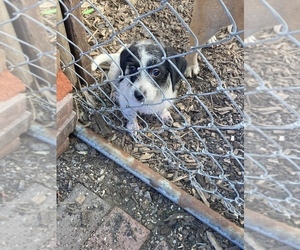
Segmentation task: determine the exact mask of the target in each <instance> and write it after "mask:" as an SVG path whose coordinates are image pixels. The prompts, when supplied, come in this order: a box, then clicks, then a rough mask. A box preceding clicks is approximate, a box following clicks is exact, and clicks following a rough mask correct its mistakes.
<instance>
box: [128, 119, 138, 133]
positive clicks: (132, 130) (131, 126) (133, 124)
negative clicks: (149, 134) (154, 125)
mask: <svg viewBox="0 0 300 250" xmlns="http://www.w3.org/2000/svg"><path fill="white" fill-rule="evenodd" d="M126 128H127V129H128V130H130V133H131V134H133V135H137V130H139V129H140V126H139V124H138V123H137V121H134V122H133V121H128V122H127V125H126Z"/></svg>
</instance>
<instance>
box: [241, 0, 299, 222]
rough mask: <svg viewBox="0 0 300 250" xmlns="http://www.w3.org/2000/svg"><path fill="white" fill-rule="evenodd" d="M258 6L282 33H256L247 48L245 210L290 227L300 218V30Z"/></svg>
mask: <svg viewBox="0 0 300 250" xmlns="http://www.w3.org/2000/svg"><path fill="white" fill-rule="evenodd" d="M260 3H261V4H262V6H264V7H265V8H267V10H268V11H269V13H271V14H272V16H274V17H275V18H276V21H277V23H275V24H274V26H275V25H276V26H277V25H279V26H280V27H281V29H280V30H279V31H273V29H272V28H271V29H268V30H267V31H264V32H263V31H262V30H260V31H259V32H258V33H257V34H256V39H255V40H254V41H251V42H249V43H245V85H246V90H245V132H246V137H245V159H246V164H245V170H246V173H245V183H246V187H245V191H246V196H245V202H246V204H245V205H246V207H248V208H251V209H253V210H255V211H259V212H261V211H265V210H266V207H267V209H270V211H272V210H273V212H272V213H273V214H276V213H277V214H281V215H282V216H283V217H285V219H286V220H288V221H290V223H292V224H293V219H292V218H299V216H300V213H299V211H300V195H299V187H300V181H299V173H300V172H299V170H300V165H299V164H300V153H299V152H300V151H299V146H298V141H299V139H297V137H299V132H300V130H299V129H300V113H299V110H300V109H299V108H300V105H299V101H298V100H297V99H298V98H297V96H299V93H300V85H299V79H300V78H299V77H300V75H299V71H298V70H297V69H298V68H299V65H300V64H299V63H300V59H299V53H300V49H299V46H300V43H299V40H297V34H298V38H299V34H300V25H299V26H298V29H297V30H296V29H291V28H290V27H289V25H290V23H287V22H286V21H285V20H284V17H283V16H281V14H280V11H282V10H278V9H275V8H274V1H264V0H261V1H260ZM272 4H273V6H272ZM298 7H300V1H298ZM285 8H286V9H287V10H289V8H292V7H290V6H289V4H288V5H287V6H285ZM295 35H296V36H295ZM272 213H271V214H272Z"/></svg>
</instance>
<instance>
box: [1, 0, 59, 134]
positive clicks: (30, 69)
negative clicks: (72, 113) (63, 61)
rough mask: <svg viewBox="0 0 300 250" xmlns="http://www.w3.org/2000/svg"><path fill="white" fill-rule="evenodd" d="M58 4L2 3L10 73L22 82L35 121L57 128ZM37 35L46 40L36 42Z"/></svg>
mask: <svg viewBox="0 0 300 250" xmlns="http://www.w3.org/2000/svg"><path fill="white" fill-rule="evenodd" d="M55 6H56V5H55V1H41V2H39V3H36V2H27V3H24V2H18V1H3V2H2V3H1V9H2V17H1V30H0V34H1V42H0V45H1V49H3V50H4V51H5V54H6V65H7V69H8V70H9V71H10V72H11V73H13V74H15V75H16V76H17V77H19V78H20V79H22V81H23V83H24V84H25V86H26V97H27V100H28V101H29V104H30V105H29V106H30V111H31V112H32V114H33V118H34V121H36V122H38V123H40V124H43V125H47V126H50V127H51V126H52V127H53V128H55V121H54V117H55V112H56V97H55V78H56V73H55V66H56V63H55V62H56V57H55V53H56V52H55V39H56V31H55V22H56V16H55V13H54V14H53V13H52V14H48V13H47V10H48V9H49V8H53V7H55ZM36 32H37V33H39V34H40V35H41V36H42V37H43V38H45V40H41V39H40V40H39V39H36Z"/></svg>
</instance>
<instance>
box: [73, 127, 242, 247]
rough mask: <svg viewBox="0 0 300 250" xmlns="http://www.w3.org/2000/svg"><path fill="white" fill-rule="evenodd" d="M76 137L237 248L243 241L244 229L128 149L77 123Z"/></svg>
mask: <svg viewBox="0 0 300 250" xmlns="http://www.w3.org/2000/svg"><path fill="white" fill-rule="evenodd" d="M73 133H74V134H75V135H76V136H77V137H78V138H80V139H81V140H83V141H84V142H86V143H87V144H89V145H90V146H92V147H93V148H95V149H96V150H97V151H99V152H101V153H102V154H104V155H105V156H106V157H108V158H110V159H111V160H113V161H114V162H116V163H117V164H118V165H120V166H122V167H123V168H125V169H126V170H127V171H129V172H130V173H132V174H133V175H135V176H136V177H137V178H139V179H141V180H142V181H143V182H145V183H147V184H148V185H149V186H151V187H153V188H154V189H155V190H157V191H158V192H159V193H161V194H162V195H164V196H165V197H167V198H168V199H170V200H171V201H173V202H174V203H176V204H178V205H179V206H180V207H182V208H183V209H185V210H186V211H187V212H189V213H190V214H192V215H193V216H194V217H196V218H197V219H199V220H200V221H202V222H204V223H205V224H207V225H208V226H209V227H211V228H212V229H214V230H215V231H217V232H218V233H220V234H221V235H223V236H224V237H226V238H227V239H228V240H230V241H231V242H233V243H234V244H235V245H237V246H238V247H240V248H243V244H244V238H243V235H244V230H243V229H242V228H240V227H238V226H237V225H236V224H234V223H233V222H231V221H229V220H227V219H225V218H224V217H223V216H221V215H220V214H218V213H217V212H215V211H214V210H212V209H211V208H209V207H207V206H206V205H204V204H203V203H202V202H200V201H199V200H197V199H196V198H194V197H193V196H191V195H190V194H188V193H186V192H185V191H183V190H181V189H180V188H179V187H177V186H176V185H174V184H173V183H171V182H169V181H168V180H166V179H165V178H164V177H162V176H161V175H159V174H158V173H156V172H155V171H153V170H152V169H150V168H148V167H147V166H146V165H144V164H143V163H141V162H140V161H138V160H136V159H135V158H133V157H132V156H131V155H129V154H128V153H126V152H124V151H122V150H120V149H118V148H116V147H115V146H113V145H112V144H111V143H109V142H108V141H107V140H105V139H103V138H102V137H101V136H100V135H98V134H96V133H95V132H93V131H91V130H90V129H87V128H85V127H83V126H82V125H81V124H79V123H77V124H76V127H75V131H74V132H73Z"/></svg>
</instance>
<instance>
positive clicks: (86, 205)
mask: <svg viewBox="0 0 300 250" xmlns="http://www.w3.org/2000/svg"><path fill="white" fill-rule="evenodd" d="M109 209H110V205H109V204H108V203H106V202H105V201H104V200H102V199H101V198H100V197H99V196H97V195H96V194H94V193H93V192H91V191H89V190H88V189H86V188H85V187H84V186H82V185H80V184H79V185H77V186H76V187H75V188H74V190H73V191H72V192H71V193H70V195H69V196H68V197H67V198H66V199H65V200H64V202H62V203H60V204H59V206H58V208H57V249H61V250H66V249H72V250H76V249H78V250H79V249H80V248H81V245H82V244H83V243H84V242H85V241H86V240H87V239H88V238H89V237H90V236H91V233H93V232H95V231H96V230H97V229H98V228H99V226H100V225H101V223H102V221H103V220H102V218H103V217H104V216H105V215H106V214H107V213H108V212H109Z"/></svg>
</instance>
